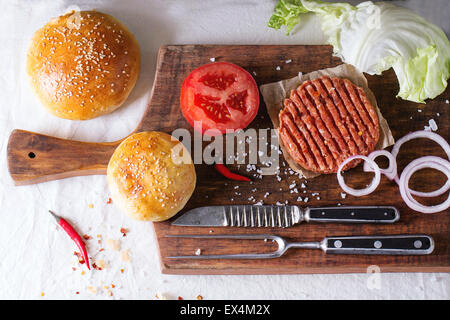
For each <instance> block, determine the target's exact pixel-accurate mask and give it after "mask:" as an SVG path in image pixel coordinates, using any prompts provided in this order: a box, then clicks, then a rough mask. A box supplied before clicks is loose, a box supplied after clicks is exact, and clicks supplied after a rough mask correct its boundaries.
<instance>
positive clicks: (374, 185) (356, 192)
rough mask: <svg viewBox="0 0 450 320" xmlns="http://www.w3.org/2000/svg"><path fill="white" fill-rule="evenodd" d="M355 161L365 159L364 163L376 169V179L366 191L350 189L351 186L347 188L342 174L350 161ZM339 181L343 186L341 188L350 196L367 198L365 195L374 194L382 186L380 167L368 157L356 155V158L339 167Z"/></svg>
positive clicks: (348, 159) (353, 157) (350, 158)
mask: <svg viewBox="0 0 450 320" xmlns="http://www.w3.org/2000/svg"><path fill="white" fill-rule="evenodd" d="M355 159H363V160H364V161H366V162H367V163H369V164H370V165H371V166H372V169H374V172H375V177H374V178H373V179H372V182H371V183H370V185H369V186H368V187H367V188H365V189H353V188H350V187H349V186H347V185H346V184H345V181H344V177H343V176H342V174H341V171H342V169H343V168H344V166H345V165H346V164H347V163H349V162H350V161H352V160H355ZM337 179H338V182H339V185H340V186H341V188H342V189H343V190H344V191H345V192H347V193H348V194H351V195H353V196H356V197H361V196H365V195H368V194H370V193H372V192H373V191H374V190H375V189H376V188H377V187H378V185H379V184H380V180H381V172H380V167H379V166H378V165H377V164H376V162H375V161H373V160H372V159H370V158H368V157H366V156H362V155H354V156H351V157H349V158H347V159H346V160H344V161H343V162H342V163H341V165H340V166H339V169H338V172H337Z"/></svg>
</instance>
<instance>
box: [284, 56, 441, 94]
mask: <svg viewBox="0 0 450 320" xmlns="http://www.w3.org/2000/svg"><path fill="white" fill-rule="evenodd" d="M285 62H286V63H291V62H292V59H287V60H286V61H285ZM447 101H448V100H447Z"/></svg>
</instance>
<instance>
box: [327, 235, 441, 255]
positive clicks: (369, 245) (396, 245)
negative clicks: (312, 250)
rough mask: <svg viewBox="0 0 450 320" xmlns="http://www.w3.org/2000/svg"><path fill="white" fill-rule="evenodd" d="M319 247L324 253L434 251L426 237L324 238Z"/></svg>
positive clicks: (420, 252) (411, 253)
mask: <svg viewBox="0 0 450 320" xmlns="http://www.w3.org/2000/svg"><path fill="white" fill-rule="evenodd" d="M321 247H322V249H323V251H325V252H326V253H336V254H388V255H423V254H430V253H431V252H433V250H434V241H433V238H431V237H430V236H427V235H392V236H356V237H326V238H325V239H324V240H323V241H322V243H321Z"/></svg>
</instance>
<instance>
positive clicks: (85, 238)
mask: <svg viewBox="0 0 450 320" xmlns="http://www.w3.org/2000/svg"><path fill="white" fill-rule="evenodd" d="M83 239H84V240H89V239H91V237H90V236H89V235H87V234H84V235H83Z"/></svg>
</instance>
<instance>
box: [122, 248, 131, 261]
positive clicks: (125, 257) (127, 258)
mask: <svg viewBox="0 0 450 320" xmlns="http://www.w3.org/2000/svg"><path fill="white" fill-rule="evenodd" d="M120 258H121V259H122V261H125V262H130V261H131V259H130V250H122V251H120Z"/></svg>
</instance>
